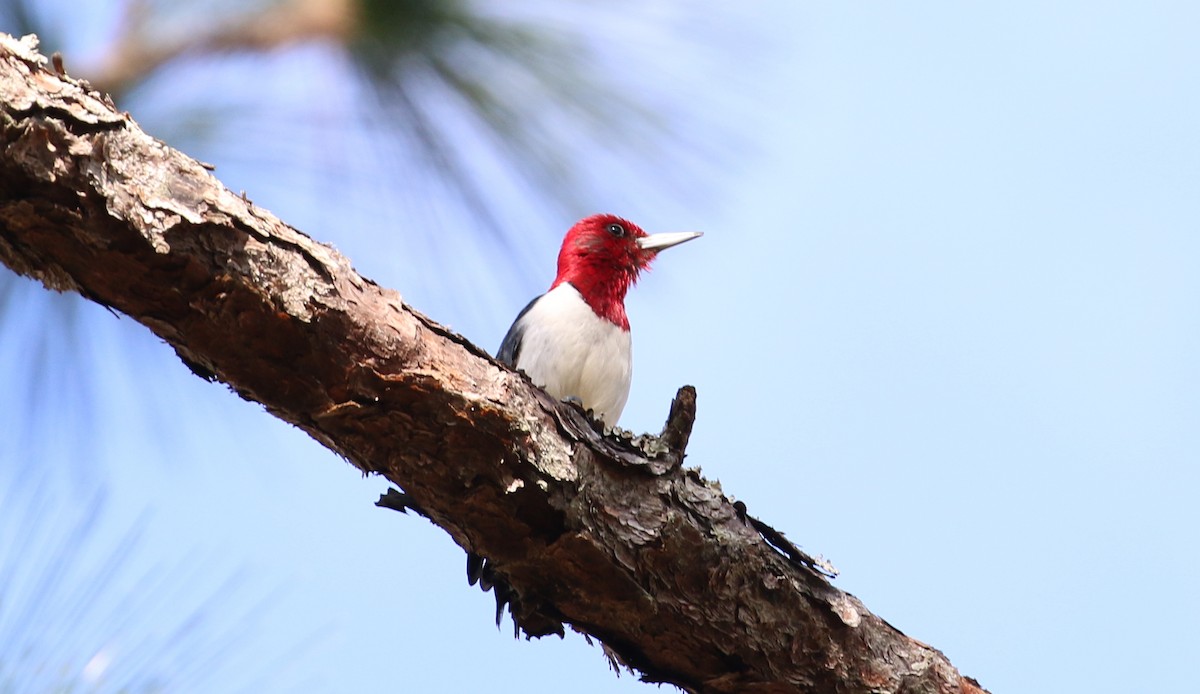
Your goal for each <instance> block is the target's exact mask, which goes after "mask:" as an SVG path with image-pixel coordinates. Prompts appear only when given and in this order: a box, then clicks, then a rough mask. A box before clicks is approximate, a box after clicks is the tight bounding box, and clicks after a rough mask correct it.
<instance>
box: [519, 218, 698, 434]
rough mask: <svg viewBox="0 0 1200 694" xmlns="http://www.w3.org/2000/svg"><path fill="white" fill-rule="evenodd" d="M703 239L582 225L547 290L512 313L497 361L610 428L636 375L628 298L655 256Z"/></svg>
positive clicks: (589, 221) (611, 222)
mask: <svg viewBox="0 0 1200 694" xmlns="http://www.w3.org/2000/svg"><path fill="white" fill-rule="evenodd" d="M702 235H703V234H701V232H698V231H685V232H670V233H658V234H647V233H646V232H645V231H643V230H642V228H641V227H639V226H638V225H636V224H634V223H633V222H630V221H629V220H626V219H623V218H621V217H618V216H617V215H613V214H595V215H592V216H590V217H585V218H584V219H581V220H579V221H578V222H576V223H575V225H574V226H572V227H571V228H570V229H569V230H568V231H567V234H566V236H565V237H563V242H562V248H561V249H560V250H559V253H558V274H557V275H556V276H555V278H554V282H553V283H552V284H551V285H550V289H549V290H547V291H546V293H545V294H542V295H541V296H538V297H536V298H534V299H533V300H532V301H530V302H529V304H528V305H526V306H525V308H524V309H523V310H522V311H521V312H520V313H519V314H518V315H517V318H516V320H514V321H513V324H512V327H510V328H509V329H508V333H507V334H506V335H505V336H504V340H503V341H502V342H501V343H500V349H499V351H498V352H497V353H496V358H497V359H498V360H499V361H501V362H503V363H504V364H505V365H507V366H509V367H511V368H515V369H519V370H521V371H524V372H525V374H526V375H527V376H529V378H530V379H531V380H532V381H533V383H534V384H535V385H538V386H540V387H542V388H543V389H545V390H546V392H547V393H549V394H550V395H552V396H554V397H555V398H558V399H560V400H572V401H577V402H578V403H579V404H580V405H581V406H582V408H583V409H584V410H591V411H592V414H593V416H594V417H595V418H596V419H597V420H599V421H601V422H602V423H604V424H605V425H606V426H609V427H612V426H615V425H616V423H617V420H618V419H619V418H620V416H621V411H622V410H624V409H625V402H626V401H627V400H628V398H629V385H630V383H631V382H632V378H633V341H632V339H631V337H630V333H629V317H628V316H627V315H626V313H625V294H626V292H628V291H629V288H630V287H631V286H633V285H634V284H636V283H637V280H638V276H639V275H640V274H641V273H642V272H643V271H645V270H647V269H649V267H650V263H651V261H653V260H654V259H655V258H656V257H657V256H658V254H659V253H660V252H662V251H664V250H666V249H668V248H671V247H672V246H678V245H679V244H681V243H684V242H685V241H691V240H692V239H695V238H698V237H700V236H702Z"/></svg>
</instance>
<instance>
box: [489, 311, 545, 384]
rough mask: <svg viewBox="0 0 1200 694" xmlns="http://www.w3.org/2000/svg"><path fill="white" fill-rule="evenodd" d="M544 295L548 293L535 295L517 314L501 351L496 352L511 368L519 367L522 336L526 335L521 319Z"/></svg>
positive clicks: (501, 344)
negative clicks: (518, 360) (518, 359)
mask: <svg viewBox="0 0 1200 694" xmlns="http://www.w3.org/2000/svg"><path fill="white" fill-rule="evenodd" d="M542 296H546V295H545V294H542V295H541V296H537V297H534V299H533V301H530V302H529V303H528V304H525V308H523V309H521V312H520V313H518V314H517V319H516V320H514V321H513V324H512V327H510V328H509V329H508V334H507V335H505V336H504V340H503V341H502V342H501V343H500V351H499V352H496V358H497V359H499V360H500V361H502V362H504V363H505V364H507V365H508V366H509V367H511V368H514V369H515V368H517V358H518V357H520V356H521V338H522V337H524V336H525V326H523V325H521V319H522V318H524V317H525V314H526V313H529V309H531V308H533V305H534V304H536V303H537V302H538V299H540V298H542Z"/></svg>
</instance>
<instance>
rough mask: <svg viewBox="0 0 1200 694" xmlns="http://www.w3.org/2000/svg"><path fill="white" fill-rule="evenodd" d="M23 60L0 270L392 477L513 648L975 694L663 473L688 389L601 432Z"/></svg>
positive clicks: (706, 495)
mask: <svg viewBox="0 0 1200 694" xmlns="http://www.w3.org/2000/svg"><path fill="white" fill-rule="evenodd" d="M35 48H36V43H35V42H33V41H32V40H31V39H27V40H24V41H23V42H18V41H16V40H14V39H12V38H11V37H7V36H0V101H2V106H3V113H2V119H0V120H2V123H0V147H3V155H2V156H0V261H3V262H4V263H5V264H6V265H8V266H9V267H10V268H12V269H14V270H15V271H17V272H19V273H22V274H25V275H29V276H32V277H36V278H38V279H40V280H41V281H42V282H43V283H44V284H45V285H46V286H47V287H49V288H52V289H56V290H60V291H62V290H73V291H77V292H79V293H80V294H82V295H84V296H86V297H88V298H90V299H92V300H93V301H96V302H98V303H101V304H103V305H105V306H108V307H111V308H113V309H115V310H117V311H120V312H121V313H124V314H126V315H128V316H131V317H133V318H134V319H135V320H137V321H139V322H141V323H143V324H144V325H146V326H147V327H148V328H150V329H151V330H152V331H154V333H155V334H157V335H158V336H160V337H161V338H162V339H163V340H165V341H166V342H167V343H168V344H170V345H171V346H172V347H173V348H174V349H175V350H176V352H177V353H178V354H179V356H180V358H182V359H183V361H184V362H185V363H187V364H188V365H189V366H190V367H191V368H192V369H193V370H194V371H195V372H196V373H197V374H199V375H202V376H204V377H207V378H214V379H219V380H220V381H223V382H224V383H227V384H229V385H230V386H231V387H232V388H233V389H235V390H236V391H237V392H238V393H239V394H240V395H241V396H242V397H244V398H247V399H250V400H254V401H256V402H259V403H262V404H263V405H264V406H265V407H266V408H267V409H268V410H269V411H270V412H271V413H272V414H274V415H275V416H277V417H280V418H282V419H284V420H286V421H289V422H291V423H293V424H295V425H296V426H298V427H300V428H301V429H303V430H304V431H306V432H308V433H309V434H310V435H311V436H312V437H313V438H314V439H316V440H317V441H319V442H321V443H322V444H324V445H325V446H327V447H329V448H330V449H332V450H333V451H336V452H337V453H339V454H340V455H342V456H344V457H345V458H346V459H347V460H349V461H350V462H351V463H353V464H354V465H355V466H357V467H358V468H360V469H361V470H363V471H364V472H370V473H378V474H381V475H384V476H385V477H387V478H388V479H389V480H391V481H392V482H393V483H395V484H396V485H398V486H399V487H401V488H402V489H403V490H405V495H404V496H403V497H399V498H401V499H402V500H403V501H402V502H401V503H404V504H408V505H410V506H412V507H413V508H417V509H419V510H420V512H422V513H423V514H425V515H427V516H428V517H429V518H430V519H431V520H432V521H433V522H434V523H436V524H438V525H439V526H441V527H442V528H444V529H445V530H446V532H448V533H449V534H450V536H451V537H452V538H453V539H454V541H455V542H457V543H458V544H459V545H461V546H462V547H464V548H466V549H468V550H469V551H472V552H475V553H478V554H481V555H483V556H486V557H487V558H488V561H489V562H490V566H491V567H492V569H493V570H494V572H495V575H496V580H497V582H498V585H499V586H501V587H502V588H503V589H504V590H505V591H506V595H505V596H504V597H507V598H508V599H510V600H511V610H512V613H513V618H514V620H515V622H516V623H517V624H519V625H520V626H521V627H522V628H523V629H524V630H525V631H526V633H527V634H530V635H534V636H538V635H544V634H549V633H561V632H562V629H563V625H564V624H566V625H569V626H571V627H572V628H574V629H577V630H579V631H581V632H583V633H585V634H588V635H590V636H592V637H594V638H597V639H599V640H600V641H602V642H603V643H604V644H605V646H606V647H607V651H608V652H610V654H612V655H615V657H617V658H619V659H620V660H621V661H623V662H624V663H626V664H628V665H630V666H632V667H634V668H636V669H638V670H639V671H640V672H641V673H642V675H643V677H644V678H645V679H647V680H650V681H657V682H669V683H672V684H675V685H678V686H679V687H681V688H683V689H685V690H687V691H695V692H791V691H808V692H941V693H947V692H979V691H982V690H980V689H979V687H978V684H977V683H976V682H974V681H973V680H971V679H970V678H966V677H963V676H961V675H960V674H959V673H958V671H957V670H956V669H955V668H954V667H953V666H952V665H951V664H950V663H949V662H948V661H947V659H946V658H945V657H944V656H943V655H942V654H941V653H940V652H939V651H937V650H935V649H934V648H931V647H929V646H927V645H925V644H923V643H920V642H918V641H915V640H913V639H910V638H908V637H906V636H905V635H904V634H902V633H900V632H899V631H898V630H896V629H895V628H893V627H891V626H890V625H889V624H887V623H886V622H884V621H883V620H882V619H880V618H879V617H877V616H875V615H873V614H871V613H870V612H869V611H867V609H866V607H864V606H863V604H862V603H861V602H860V601H859V600H858V599H857V598H855V597H854V596H852V595H849V594H847V593H844V592H842V591H840V590H838V589H836V588H834V587H833V586H832V585H830V583H829V582H828V581H827V580H826V579H825V577H824V576H822V575H821V573H820V571H819V570H818V568H819V567H816V568H814V565H813V564H812V562H811V561H809V560H808V558H807V557H804V556H803V555H800V554H798V553H796V552H795V550H794V548H792V547H790V545H787V543H786V541H785V540H783V538H782V537H780V536H778V535H777V534H776V535H772V533H771V532H770V529H769V528H767V527H766V526H765V525H763V524H761V523H757V522H754V521H753V519H752V518H750V517H748V516H747V515H746V514H745V507H744V506H740V505H735V504H732V503H730V501H729V500H728V499H727V498H726V497H725V496H723V495H722V493H721V491H720V489H719V487H718V486H717V485H716V484H714V483H711V482H708V481H706V480H705V479H703V478H702V477H701V476H700V475H699V473H698V472H696V471H694V470H690V469H687V468H685V467H683V466H682V465H681V463H682V459H683V451H684V447H685V446H686V445H687V438H688V434H689V432H690V430H691V425H692V420H693V417H694V414H695V409H694V408H695V400H694V395H695V394H694V392H693V391H692V390H691V389H690V388H684V389H682V390H681V391H680V395H679V397H677V399H676V401H675V403H674V404H673V406H672V410H671V414H670V416H669V418H668V422H667V426H666V428H665V429H664V432H663V434H662V435H660V436H658V437H652V436H643V437H638V438H636V439H633V438H631V437H628V436H625V435H605V434H603V433H600V432H597V431H596V430H595V429H594V428H593V425H592V424H590V422H589V420H588V419H587V418H586V417H584V415H583V414H582V413H580V412H578V411H577V410H576V409H574V408H573V407H572V406H571V405H569V404H563V403H558V402H556V401H554V400H553V399H551V398H549V397H548V396H547V395H546V394H545V393H544V392H542V391H541V390H539V389H537V388H535V387H533V386H532V385H531V384H530V383H529V381H528V380H527V379H526V378H525V377H524V376H522V375H520V374H518V373H514V372H513V371H510V370H508V369H506V368H504V367H503V366H501V365H500V364H498V363H497V362H495V361H494V360H493V359H491V358H490V357H489V356H488V355H487V354H486V353H485V352H483V351H482V350H480V349H478V348H477V347H475V346H473V345H472V344H471V343H469V342H468V341H467V340H465V339H464V338H462V337H461V336H459V335H456V334H454V333H453V332H451V331H449V330H447V329H446V328H444V327H442V326H440V325H438V324H437V323H434V322H433V321H431V320H430V319H428V318H426V317H425V316H423V315H421V314H420V313H418V312H416V311H415V310H413V309H412V308H411V307H409V306H407V305H406V304H405V303H404V302H403V300H402V299H401V297H400V295H399V294H398V293H396V292H395V291H392V290H389V289H384V288H381V287H379V286H377V285H376V284H375V283H373V282H371V281H370V280H367V279H365V278H363V277H361V276H359V275H358V274H357V273H355V272H354V270H353V269H352V268H351V266H350V263H349V261H348V260H347V259H346V258H344V257H343V256H341V255H339V254H338V253H337V252H335V251H334V250H333V249H332V248H330V247H328V246H325V245H322V244H320V243H317V242H315V241H313V240H312V239H310V238H308V237H306V236H305V235H303V234H301V233H300V232H298V231H296V230H295V229H293V228H291V227H289V226H287V225H286V224H284V223H283V222H281V221H279V220H278V219H276V218H275V217H274V216H272V215H271V214H269V213H267V212H266V211H264V210H262V209H260V208H257V207H255V206H254V205H252V204H251V203H250V202H248V201H247V200H245V199H244V198H243V197H239V196H237V195H234V194H233V193H231V192H230V191H228V190H227V189H225V188H224V187H223V186H222V185H221V184H220V183H219V182H218V181H217V180H216V179H215V178H214V177H213V176H211V175H210V173H209V172H208V171H207V170H206V168H205V167H204V166H203V165H201V164H199V163H197V162H196V161H194V160H192V159H189V158H188V157H187V156H185V155H183V154H181V153H179V152H177V151H175V150H172V149H171V148H169V147H167V146H166V145H164V144H163V143H161V142H158V141H156V140H154V139H153V138H151V137H149V136H147V135H146V134H145V133H143V132H142V131H141V130H140V129H139V128H138V126H137V125H136V124H135V123H134V122H133V120H132V119H131V118H130V117H129V116H128V115H125V114H121V113H118V112H116V111H115V110H114V109H113V108H112V104H111V103H110V102H109V101H108V100H107V99H106V98H105V97H104V96H102V95H100V94H97V93H95V92H93V91H91V90H90V89H89V88H88V87H87V85H86V84H82V83H80V82H77V81H74V80H72V79H70V78H68V77H66V76H64V75H62V74H58V72H57V71H55V70H51V69H50V68H48V67H47V61H46V60H45V59H44V58H42V57H41V56H39V55H38V54H37V53H36V51H35ZM392 501H393V504H392V505H397V504H396V503H395V499H393V500H392ZM760 530H761V531H763V532H760ZM763 533H766V535H767V536H769V537H770V538H771V540H772V542H774V543H775V545H774V546H773V545H771V544H768V543H767V542H766V541H765V540H764V534H763ZM781 550H782V551H781ZM509 590H511V593H508V592H507V591H509Z"/></svg>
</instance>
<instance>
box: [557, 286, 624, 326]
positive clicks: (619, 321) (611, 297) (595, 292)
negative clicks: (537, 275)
mask: <svg viewBox="0 0 1200 694" xmlns="http://www.w3.org/2000/svg"><path fill="white" fill-rule="evenodd" d="M564 282H566V283H569V284H570V285H571V286H572V287H575V289H576V291H578V292H579V295H580V296H582V297H583V300H584V301H585V302H586V303H587V305H588V306H589V307H591V309H592V310H593V311H595V313H596V315H597V316H600V317H601V318H603V319H604V320H606V321H608V322H610V323H612V324H613V325H616V326H617V327H619V328H621V329H622V330H626V331H627V330H629V317H628V316H627V315H625V294H626V292H628V291H629V285H630V284H632V283H633V278H632V277H629V276H628V275H624V274H620V275H619V276H614V277H611V278H607V279H606V280H599V279H596V278H588V277H571V278H562V279H559V280H558V281H556V282H555V283H554V284H553V285H552V286H551V287H550V288H551V289H554V287H557V286H558V285H560V284H563V283H564Z"/></svg>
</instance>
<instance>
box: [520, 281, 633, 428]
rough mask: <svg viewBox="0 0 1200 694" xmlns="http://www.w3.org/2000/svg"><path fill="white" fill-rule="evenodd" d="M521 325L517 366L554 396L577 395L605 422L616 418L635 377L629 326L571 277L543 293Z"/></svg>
mask: <svg viewBox="0 0 1200 694" xmlns="http://www.w3.org/2000/svg"><path fill="white" fill-rule="evenodd" d="M521 327H522V328H523V333H522V336H521V351H520V354H519V355H518V356H517V368H519V369H521V370H523V371H524V372H525V373H527V374H529V377H530V378H531V379H533V382H534V383H536V384H537V385H539V386H541V387H543V388H545V389H546V392H548V393H550V394H551V395H553V396H554V397H556V398H567V397H571V396H574V397H577V398H579V399H580V400H582V401H583V406H584V408H586V409H590V410H592V411H593V412H595V413H596V416H597V417H599V418H600V419H601V420H603V421H604V423H606V424H608V425H613V424H616V422H617V419H618V418H619V417H620V416H621V410H623V409H624V408H625V401H626V400H627V399H628V398H629V383H630V380H631V379H632V378H633V343H632V341H631V340H630V337H629V331H628V330H622V329H621V328H620V327H618V326H616V325H614V324H613V323H611V322H609V321H607V320H604V319H603V318H601V317H600V316H597V315H596V312H595V311H593V310H592V309H591V307H590V306H588V305H587V302H585V301H584V300H583V297H582V296H580V294H579V291H578V290H576V289H575V288H574V287H572V286H571V285H570V284H567V283H563V284H560V285H558V286H557V287H555V288H554V289H552V290H550V291H549V292H546V294H544V295H543V296H542V297H541V298H540V299H538V300H537V302H536V303H534V304H533V306H531V307H530V308H529V310H528V311H527V312H526V313H525V315H524V316H522V317H521Z"/></svg>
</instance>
